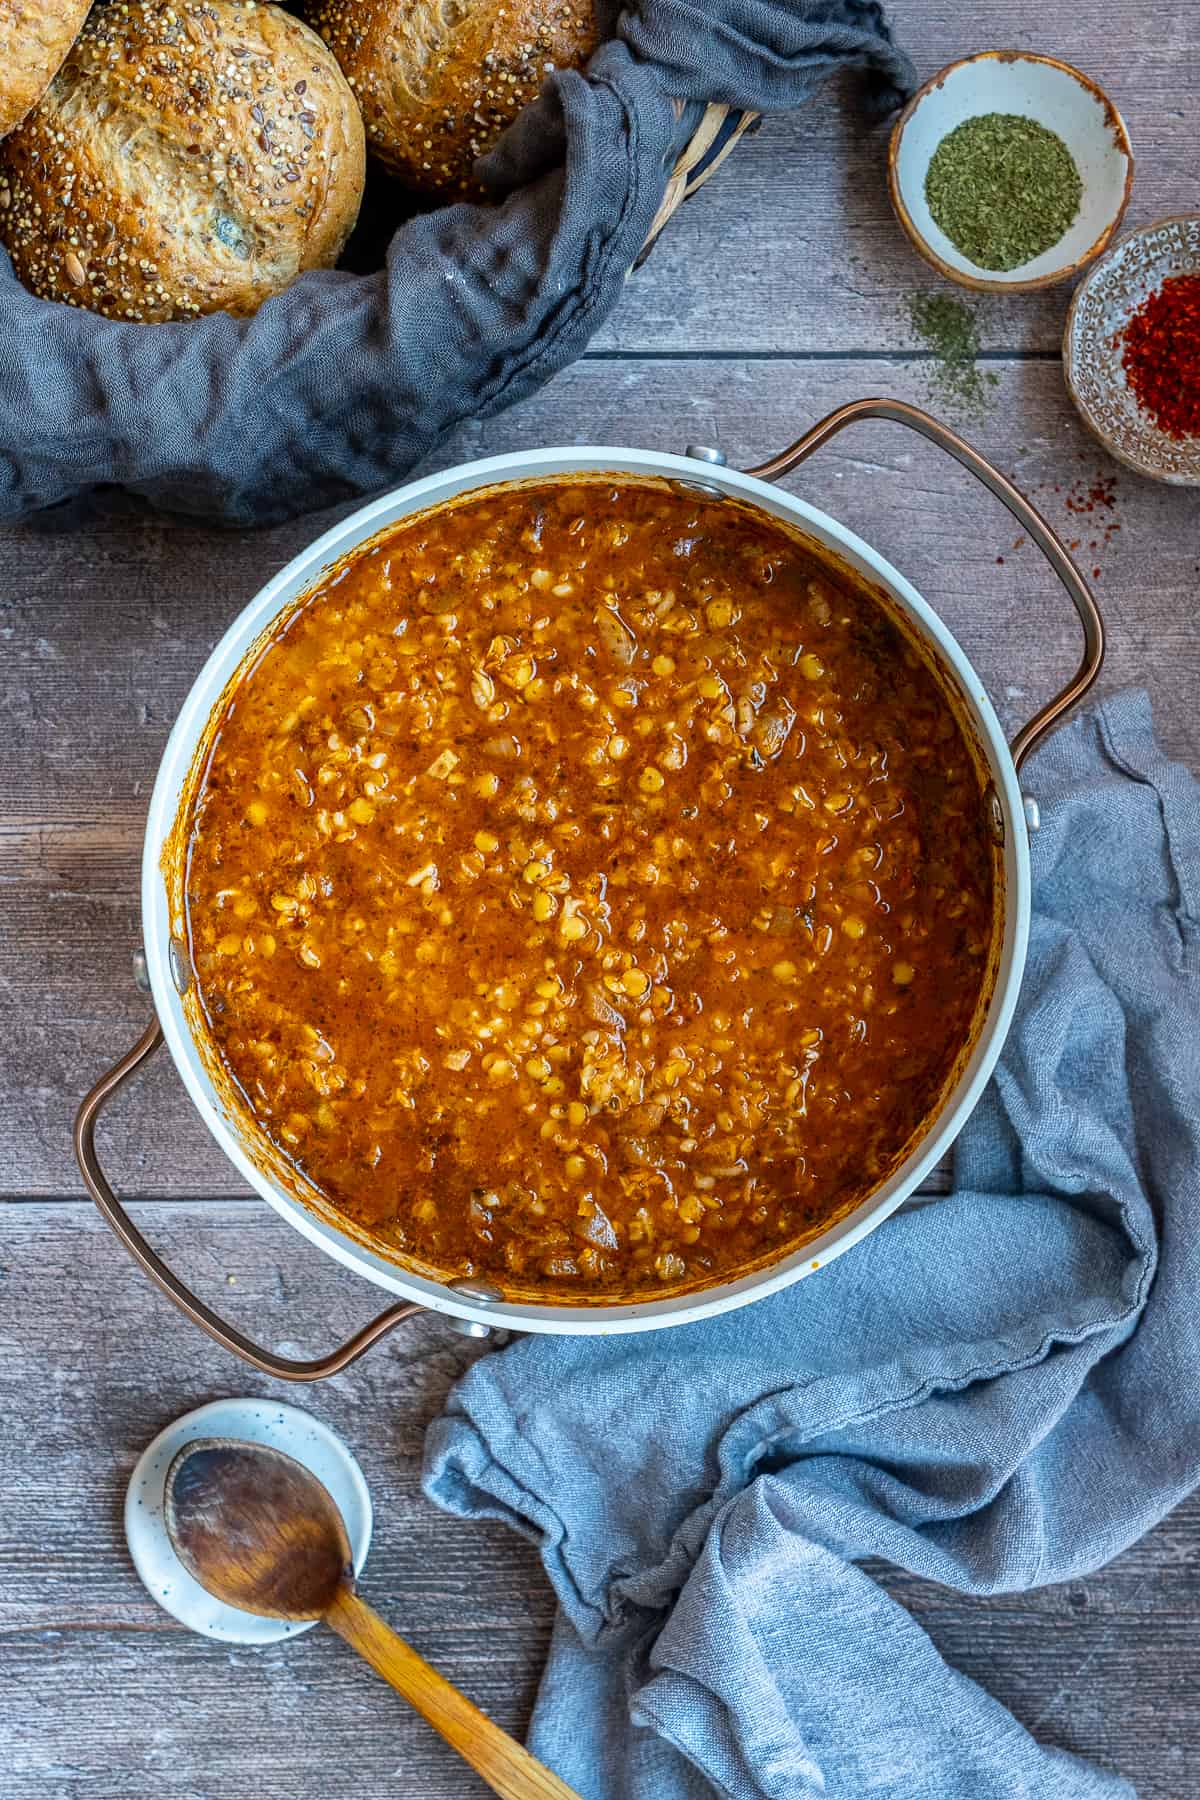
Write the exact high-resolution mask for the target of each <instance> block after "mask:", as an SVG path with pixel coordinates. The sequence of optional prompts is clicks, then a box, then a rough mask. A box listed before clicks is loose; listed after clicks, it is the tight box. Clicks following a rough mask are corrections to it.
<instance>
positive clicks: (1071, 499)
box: [1014, 474, 1121, 581]
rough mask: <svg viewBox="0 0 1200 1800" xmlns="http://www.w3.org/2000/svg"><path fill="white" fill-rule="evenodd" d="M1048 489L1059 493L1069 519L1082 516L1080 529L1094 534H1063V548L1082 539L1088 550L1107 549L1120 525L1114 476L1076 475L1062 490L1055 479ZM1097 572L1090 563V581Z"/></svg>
mask: <svg viewBox="0 0 1200 1800" xmlns="http://www.w3.org/2000/svg"><path fill="white" fill-rule="evenodd" d="M1052 491H1053V492H1054V493H1055V494H1058V495H1061V497H1062V505H1063V508H1064V509H1065V511H1066V512H1067V513H1068V514H1069V516H1070V518H1071V519H1072V521H1074V520H1085V519H1086V520H1087V521H1088V523H1087V524H1086V525H1085V526H1084V527H1083V529H1084V531H1085V532H1088V531H1089V530H1090V531H1091V532H1092V533H1093V534H1094V535H1091V536H1088V537H1086V540H1085V538H1084V537H1077V538H1066V540H1065V541H1066V545H1067V549H1068V550H1069V551H1070V552H1071V554H1072V555H1074V554H1075V552H1076V551H1077V550H1082V549H1083V547H1084V544H1085V541H1086V544H1087V548H1088V549H1089V550H1094V551H1104V550H1107V549H1108V546H1109V544H1110V543H1111V541H1112V539H1113V537H1114V536H1115V535H1116V533H1117V532H1118V531H1120V529H1121V522H1120V520H1119V519H1117V518H1116V517H1115V516H1114V515H1115V513H1116V508H1117V498H1118V489H1117V478H1116V476H1115V475H1105V474H1095V475H1091V474H1086V475H1080V476H1078V477H1077V478H1076V480H1075V481H1074V482H1072V483H1071V485H1070V486H1069V487H1068V488H1067V489H1066V491H1065V492H1064V490H1063V486H1062V483H1061V482H1058V481H1056V482H1055V483H1054V486H1053V489H1052ZM1063 535H1064V536H1065V534H1063ZM1015 548H1016V546H1015V545H1014V549H1015ZM1100 574H1101V571H1100V568H1099V566H1098V565H1095V566H1093V569H1092V579H1093V581H1099V579H1100Z"/></svg>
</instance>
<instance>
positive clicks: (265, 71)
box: [0, 0, 365, 323]
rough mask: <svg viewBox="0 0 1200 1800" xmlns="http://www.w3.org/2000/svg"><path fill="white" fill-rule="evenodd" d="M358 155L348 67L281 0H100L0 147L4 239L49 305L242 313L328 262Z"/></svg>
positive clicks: (152, 312) (359, 136)
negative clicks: (35, 102)
mask: <svg viewBox="0 0 1200 1800" xmlns="http://www.w3.org/2000/svg"><path fill="white" fill-rule="evenodd" d="M364 157H365V152H364V144H363V129H362V120H361V118H360V116H359V112H358V108H357V106H356V105H355V101H354V96H353V94H352V93H351V92H350V89H349V88H348V86H347V85H346V81H345V79H344V77H343V76H342V74H341V71H340V70H339V69H338V67H337V64H336V63H335V62H334V60H333V57H332V56H331V55H330V54H329V51H328V50H327V49H326V48H325V45H324V44H323V43H322V42H321V41H320V39H319V38H318V37H317V36H316V35H315V34H314V33H313V32H311V31H310V30H309V29H308V27H307V26H306V25H303V24H301V23H300V21H299V20H298V19H294V18H292V17H291V16H290V14H288V13H285V12H283V11H282V10H281V8H279V7H278V6H260V5H257V4H255V0H111V3H110V4H107V5H99V6H97V7H96V8H95V9H94V10H93V12H92V14H91V17H90V18H89V19H88V22H87V25H86V26H85V28H84V31H83V34H82V36H81V37H80V38H79V40H78V42H77V43H76V45H75V48H74V49H73V50H72V52H71V54H70V55H69V56H68V58H67V60H66V62H65V63H64V65H63V67H62V69H61V71H60V72H59V74H58V76H57V77H56V78H55V80H54V81H53V83H52V84H51V86H50V89H49V91H48V92H47V94H46V95H45V97H44V99H43V100H42V102H41V104H40V105H39V106H38V107H36V108H35V109H34V111H33V112H32V113H31V114H30V116H29V118H28V119H26V121H25V123H24V124H23V125H22V126H20V127H19V128H18V129H17V130H16V131H15V132H14V133H13V134H12V135H11V137H9V138H7V139H6V140H5V141H4V142H3V143H0V237H2V238H3V241H4V243H5V244H6V245H7V247H8V250H9V252H10V254H11V256H12V259H13V263H14V265H15V267H16V271H17V274H18V275H19V276H20V278H21V280H22V281H23V282H24V283H25V285H26V286H27V287H28V288H31V289H32V290H33V292H34V293H35V294H39V295H41V297H42V298H43V299H46V300H65V301H68V302H69V303H70V304H72V305H75V306H85V307H90V308H92V310H94V311H95V312H101V313H105V314H106V315H107V316H108V317H109V318H113V319H134V320H139V321H142V322H146V323H153V322H156V321H161V320H165V319H184V318H190V317H192V316H194V315H195V314H197V313H207V312H219V311H222V310H224V311H227V312H231V313H252V312H253V311H254V309H255V308H256V307H257V306H259V305H261V303H262V302H263V301H264V300H266V299H267V298H268V297H269V296H270V295H271V294H277V293H278V292H279V291H280V289H281V288H285V287H287V286H288V284H289V283H290V282H292V281H294V280H295V279H296V276H297V275H299V274H300V273H301V271H302V270H304V269H314V268H327V267H328V266H329V265H330V264H331V263H333V262H335V261H336V260H337V257H338V255H339V253H340V251H341V249H342V246H343V245H344V243H345V241H346V239H347V237H348V236H349V234H350V231H351V229H352V227H353V225H354V221H355V219H356V217H357V216H358V208H359V202H360V200H361V198H362V187H363V170H364Z"/></svg>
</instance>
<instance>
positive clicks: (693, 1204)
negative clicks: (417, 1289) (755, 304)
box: [181, 478, 1000, 1303]
mask: <svg viewBox="0 0 1200 1800" xmlns="http://www.w3.org/2000/svg"><path fill="white" fill-rule="evenodd" d="M214 717H215V725H214V727H213V729H212V732H211V735H210V739H209V741H208V743H207V745H206V747H205V753H204V756H203V758H202V760H200V761H198V763H197V766H196V771H195V774H194V778H193V788H192V792H191V794H190V797H189V798H188V799H187V801H186V802H185V807H186V808H187V810H186V811H185V813H184V814H183V815H182V821H183V822H182V824H181V832H182V834H183V839H184V841H185V843H186V866H185V874H184V878H183V879H184V898H185V905H186V928H187V938H188V948H189V952H190V956H191V961H192V966H193V969H194V973H195V978H196V981H195V1000H196V1004H197V1005H198V1007H199V1009H200V1011H201V1014H202V1022H203V1029H204V1031H205V1033H206V1034H207V1035H208V1037H209V1039H210V1040H211V1042H210V1054H211V1055H212V1057H213V1058H214V1060H215V1064H216V1066H218V1067H219V1069H220V1071H221V1073H222V1079H223V1080H224V1081H225V1082H226V1083H227V1084H228V1087H229V1090H230V1092H231V1093H233V1094H234V1095H235V1096H236V1105H237V1107H238V1108H239V1109H240V1110H241V1111H242V1112H243V1113H248V1114H249V1116H250V1118H251V1119H252V1122H253V1127H254V1129H255V1131H256V1132H261V1133H263V1134H265V1136H266V1138H267V1139H268V1140H269V1141H270V1144H271V1145H272V1146H273V1152H272V1155H273V1156H274V1158H275V1160H276V1164H277V1166H284V1165H286V1166H287V1167H288V1168H289V1169H290V1170H291V1171H294V1172H295V1174H296V1176H297V1177H298V1179H299V1182H300V1189H301V1190H302V1189H303V1187H304V1185H305V1184H311V1187H312V1188H313V1189H315V1190H316V1191H317V1192H318V1193H319V1194H320V1195H321V1196H322V1197H323V1203H324V1205H325V1206H326V1207H327V1208H328V1209H329V1210H331V1211H332V1213H333V1214H334V1215H336V1216H337V1217H339V1218H341V1219H344V1220H345V1221H347V1222H348V1223H349V1224H350V1226H351V1228H352V1229H353V1231H354V1232H355V1233H357V1234H358V1235H360V1236H362V1237H365V1238H366V1239H367V1240H368V1241H370V1242H371V1243H373V1244H374V1246H375V1247H376V1248H378V1249H380V1250H382V1252H383V1253H384V1254H385V1255H389V1256H391V1257H393V1258H395V1259H398V1260H400V1261H401V1262H403V1263H406V1264H408V1265H409V1266H411V1267H414V1268H416V1269H418V1270H420V1271H421V1272H422V1273H426V1274H433V1275H434V1276H435V1277H438V1278H441V1279H445V1280H450V1279H454V1278H459V1277H464V1276H474V1277H475V1278H476V1279H485V1280H488V1281H491V1282H493V1283H494V1284H496V1285H497V1286H498V1287H499V1288H500V1289H501V1290H502V1291H503V1292H504V1294H505V1295H506V1296H507V1297H509V1298H511V1299H521V1298H525V1299H538V1300H542V1301H560V1302H576V1303H578V1302H586V1301H589V1300H590V1301H596V1302H599V1301H612V1300H613V1299H616V1298H624V1299H637V1298H648V1297H651V1296H653V1295H661V1294H666V1293H670V1292H672V1291H680V1290H686V1289H690V1288H697V1287H703V1286H706V1285H710V1284H711V1283H713V1282H715V1281H718V1280H721V1279H726V1278H729V1277H731V1276H732V1275H734V1274H736V1273H741V1272H744V1271H746V1270H748V1269H752V1268H754V1267H756V1266H761V1265H762V1264H764V1263H767V1262H771V1261H775V1260H777V1259H778V1258H779V1257H780V1256H782V1255H783V1254H785V1253H786V1252H788V1251H790V1250H792V1249H795V1248H796V1247H798V1246H800V1245H801V1244H803V1243H804V1242H805V1240H806V1239H808V1238H811V1237H812V1236H813V1235H814V1234H816V1233H817V1232H819V1231H820V1230H822V1229H823V1228H825V1227H826V1226H828V1225H829V1224H830V1223H831V1222H832V1221H834V1220H835V1219H836V1218H838V1217H840V1216H842V1215H844V1214H845V1213H846V1212H847V1211H848V1210H849V1209H851V1208H852V1207H854V1206H855V1205H856V1204H857V1203H859V1202H860V1201H861V1200H862V1199H864V1197H865V1196H866V1195H868V1194H869V1193H870V1192H871V1191H872V1189H874V1188H875V1187H877V1186H878V1184H879V1183H880V1182H881V1181H882V1180H883V1179H884V1178H885V1176H886V1175H887V1174H888V1173H889V1172H890V1171H891V1170H892V1169H893V1168H894V1167H895V1166H896V1164H897V1162H898V1161H899V1160H901V1159H902V1157H903V1156H904V1155H905V1153H906V1152H907V1151H908V1150H909V1149H911V1147H912V1145H913V1143H914V1141H915V1140H916V1139H917V1137H918V1136H919V1135H920V1134H921V1133H922V1131H923V1129H924V1128H925V1127H926V1125H927V1123H928V1121H929V1119H930V1116H931V1114H932V1113H933V1112H934V1111H935V1110H936V1109H937V1107H938V1106H939V1104H940V1102H941V1099H942V1097H943V1095H944V1093H945V1091H946V1088H947V1084H948V1083H949V1082H950V1081H951V1080H952V1079H953V1078H954V1076H955V1075H956V1073H957V1071H958V1069H959V1068H960V1067H961V1063H962V1059H963V1057H964V1055H965V1052H966V1049H967V1047H968V1046H969V1044H970V1043H971V1041H972V1038H973V1034H974V1033H975V1032H976V1031H977V1029H978V1025H979V1024H980V1023H981V1021H982V1017H983V1014H984V1011H985V1010H986V1003H987V998H988V990H989V987H990V981H991V971H992V966H993V956H992V947H993V939H994V927H995V915H996V912H997V908H996V906H995V898H996V893H997V892H998V889H999V882H1000V876H999V873H998V870H997V868H996V865H995V851H994V848H993V845H992V842H991V837H990V833H989V829H988V817H987V808H986V805H985V793H984V787H985V776H984V774H983V773H982V772H981V771H982V765H981V761H980V759H979V756H978V753H977V751H976V750H975V749H973V747H972V745H971V743H970V742H969V741H968V738H967V736H966V734H965V732H964V729H963V728H962V726H961V725H960V723H959V722H958V719H957V717H956V713H955V710H954V708H953V707H952V705H951V704H950V702H949V701H948V699H947V694H946V691H945V689H944V687H943V685H942V683H941V680H940V678H939V676H938V675H937V674H936V673H935V672H934V670H933V669H932V668H931V667H930V665H929V663H928V662H927V661H926V660H925V658H924V657H923V655H922V654H921V653H920V652H919V651H918V650H917V649H916V648H915V647H914V645H913V643H912V642H911V641H910V640H909V638H908V636H907V635H906V633H905V632H904V631H903V630H902V629H901V627H900V626H899V625H898V624H897V622H896V621H895V620H894V619H893V617H892V616H891V615H890V614H889V611H888V610H887V607H886V606H885V605H884V603H883V602H882V600H881V598H880V597H878V596H876V595H875V594H874V593H873V592H871V591H870V590H868V589H867V588H866V587H864V586H863V585H861V584H860V583H859V582H858V581H857V579H856V578H855V577H854V576H852V575H851V573H850V572H849V571H848V570H846V569H845V568H844V567H842V566H841V565H839V564H836V563H834V562H833V561H832V560H831V559H830V558H829V557H828V556H827V555H826V554H825V553H824V552H822V551H821V550H820V548H819V547H818V546H817V545H816V544H814V543H812V542H811V541H809V540H808V539H806V538H803V537H801V536H800V535H799V534H797V533H795V532H794V531H793V530H791V529H789V528H787V527H785V526H783V525H782V524H779V523H777V522H775V521H772V520H770V519H769V518H767V517H766V516H765V515H764V514H762V513H760V512H758V511H756V510H753V509H750V508H747V507H743V506H742V505H740V504H739V503H737V502H734V501H731V500H725V501H711V500H706V499H704V498H702V497H699V496H695V495H690V494H687V493H685V492H682V491H676V490H672V489H671V488H669V487H668V486H666V485H665V484H657V483H653V482H637V481H634V480H631V479H620V480H616V479H613V478H600V479H582V480H581V479H578V478H576V479H573V480H558V481H553V482H541V483H531V484H524V485H516V486H510V487H506V488H500V489H493V490H490V491H488V492H486V493H483V494H476V495H474V496H471V497H468V498H465V499H463V500H461V501H459V502H457V503H453V504H450V505H447V506H443V507H441V508H438V509H435V510H433V511H430V512H427V513H425V514H421V515H418V516H415V517H413V518H411V519H407V520H404V521H402V522H401V523H400V524H399V525H397V526H396V527H395V528H393V529H392V530H390V531H389V532H388V533H387V534H386V535H384V536H383V537H381V538H378V539H376V540H374V541H373V542H372V543H371V544H369V545H368V546H367V547H365V548H364V549H363V550H362V551H361V552H359V553H358V554H356V555H354V556H353V557H351V558H350V559H348V560H347V561H346V562H345V563H343V564H341V565H339V566H338V567H337V568H336V569H335V570H334V571H333V572H332V573H331V574H330V575H329V577H328V578H327V579H326V580H325V581H323V582H322V583H321V585H320V586H319V587H317V588H316V589H315V591H313V592H312V593H311V594H310V595H308V596H306V597H305V599H304V600H303V601H302V602H300V603H298V604H297V605H296V607H295V608H294V609H293V610H292V611H291V612H290V613H288V614H287V615H286V616H285V617H284V618H283V619H282V621H281V622H280V623H279V624H278V626H277V628H276V629H275V631H274V634H273V635H272V636H271V638H270V640H269V641H268V642H265V643H260V644H259V645H258V646H257V647H256V649H255V651H254V653H253V654H252V656H251V657H250V658H248V659H247V662H246V663H245V664H244V665H243V669H242V670H241V671H240V672H239V674H238V675H237V676H236V677H235V678H234V680H233V681H232V682H231V683H230V685H229V687H228V689H227V690H226V692H225V694H224V695H223V697H222V700H221V702H220V703H219V706H218V709H217V713H216V714H215V715H214Z"/></svg>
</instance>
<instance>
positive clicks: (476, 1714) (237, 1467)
mask: <svg viewBox="0 0 1200 1800" xmlns="http://www.w3.org/2000/svg"><path fill="white" fill-rule="evenodd" d="M163 1521H164V1523H165V1525H166V1529H167V1536H168V1537H169V1539H170V1541H171V1544H172V1545H173V1547H174V1550H175V1554H176V1555H177V1556H178V1558H179V1560H180V1562H181V1563H182V1564H183V1566H184V1568H185V1569H186V1570H187V1571H188V1573H189V1575H191V1576H192V1577H193V1578H194V1579H195V1580H196V1581H198V1582H199V1583H200V1585H201V1587H203V1588H206V1589H207V1590H208V1592H209V1593H210V1594H213V1595H215V1596H216V1598H217V1599H218V1600H222V1601H224V1602H225V1604H226V1605H228V1606H236V1607H238V1608H240V1609H241V1610H242V1611H243V1612H249V1613H256V1614H258V1615H259V1616H260V1617H264V1618H270V1619H288V1620H296V1621H300V1620H310V1619H323V1620H324V1621H325V1623H326V1624H327V1625H329V1626H330V1627H331V1629H332V1630H334V1631H336V1632H337V1634H338V1636H339V1637H341V1638H344V1639H345V1641H346V1642H347V1643H348V1644H349V1645H350V1647H351V1648H352V1649H353V1650H357V1652H358V1654H359V1655H360V1656H362V1657H363V1658H364V1659H365V1660H366V1661H367V1662H369V1663H370V1664H371V1667H372V1668H373V1669H374V1670H375V1671H376V1672H377V1673H378V1674H380V1675H382V1676H383V1678H384V1680H385V1681H387V1682H390V1683H391V1685H392V1687H394V1688H395V1689H396V1691H397V1693H400V1694H403V1695H404V1697H405V1699H406V1700H408V1701H410V1702H411V1703H412V1705H413V1706H415V1707H416V1709H417V1711H418V1712H419V1713H420V1714H421V1715H422V1717H424V1718H425V1719H427V1720H428V1721H429V1723H430V1724H431V1725H432V1726H433V1728H434V1730H435V1731H438V1732H440V1733H441V1735H442V1737H444V1738H445V1740H446V1742H447V1743H448V1744H451V1745H452V1746H453V1748H454V1749H455V1750H457V1751H458V1753H459V1755H460V1756H461V1757H463V1758H464V1760H465V1761H466V1762H469V1763H470V1765H471V1767H472V1768H473V1769H475V1770H477V1771H478V1773H479V1774H480V1775H482V1777H483V1779H484V1780H485V1781H486V1782H487V1783H488V1784H489V1786H490V1787H491V1788H492V1790H493V1792H494V1793H497V1794H499V1795H500V1796H501V1800H579V1796H578V1795H577V1794H576V1793H575V1792H574V1790H573V1789H572V1788H569V1787H568V1786H567V1785H566V1783H565V1782H564V1781H561V1780H560V1779H559V1777H558V1776H557V1775H555V1774H554V1773H553V1772H552V1771H551V1770H550V1769H548V1768H546V1766H545V1764H544V1763H540V1762H538V1760H537V1758H536V1757H533V1756H531V1755H530V1754H529V1752H528V1750H526V1749H524V1748H523V1747H522V1745H520V1744H518V1743H517V1741H516V1739H515V1738H511V1737H509V1735H508V1733H507V1732H506V1731H501V1729H500V1727H499V1726H498V1725H497V1724H495V1723H494V1722H493V1721H492V1720H491V1719H489V1718H488V1716H487V1714H486V1713H482V1712H480V1710H479V1708H478V1707H477V1706H475V1705H474V1704H473V1703H472V1702H471V1701H470V1700H468V1699H467V1697H466V1695H465V1694H460V1693H459V1691H458V1689H457V1688H456V1687H454V1686H453V1685H452V1684H451V1683H450V1682H449V1681H447V1680H446V1678H445V1676H444V1675H439V1674H438V1672H437V1670H436V1669H434V1668H432V1667H431V1666H430V1664H429V1663H427V1662H426V1661H425V1660H424V1658H423V1657H421V1656H418V1655H417V1652H416V1651H415V1650H414V1649H412V1648H411V1646H410V1645H408V1644H406V1643H405V1642H404V1640H403V1638H400V1637H398V1636H397V1635H396V1633H395V1632H394V1631H393V1630H392V1629H391V1627H390V1626H389V1625H386V1624H385V1623H384V1621H383V1620H382V1619H381V1618H380V1617H379V1615H378V1614H377V1613H375V1612H374V1611H372V1609H371V1608H370V1607H369V1606H368V1605H367V1604H366V1602H365V1601H364V1600H362V1599H360V1598H359V1596H358V1594H356V1593H355V1591H354V1561H353V1557H352V1554H351V1549H350V1540H349V1537H348V1535H347V1532H346V1526H345V1522H344V1520H343V1518H342V1515H341V1513H340V1512H339V1511H338V1507H337V1503H336V1501H335V1500H334V1499H333V1496H332V1495H331V1494H330V1492H329V1490H328V1489H327V1488H326V1487H325V1486H324V1484H323V1483H322V1482H320V1481H319V1480H318V1479H317V1477H316V1476H315V1475H314V1474H313V1473H312V1471H311V1470H310V1469H306V1468H305V1467H304V1465H303V1464H302V1463H298V1462H296V1460H295V1459H294V1458H293V1457H290V1456H287V1455H286V1454H285V1453H284V1452H283V1451H282V1450H276V1449H275V1448H274V1447H273V1446H272V1445H269V1444H257V1443H252V1442H250V1441H249V1440H244V1439H237V1438H194V1439H193V1440H192V1441H191V1442H190V1443H188V1444H185V1445H184V1447H183V1449H182V1450H180V1451H179V1453H178V1455H177V1456H176V1457H175V1459H174V1461H173V1462H172V1463H171V1466H170V1468H169V1469H168V1470H167V1478H166V1482H165V1484H164V1491H163Z"/></svg>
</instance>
